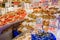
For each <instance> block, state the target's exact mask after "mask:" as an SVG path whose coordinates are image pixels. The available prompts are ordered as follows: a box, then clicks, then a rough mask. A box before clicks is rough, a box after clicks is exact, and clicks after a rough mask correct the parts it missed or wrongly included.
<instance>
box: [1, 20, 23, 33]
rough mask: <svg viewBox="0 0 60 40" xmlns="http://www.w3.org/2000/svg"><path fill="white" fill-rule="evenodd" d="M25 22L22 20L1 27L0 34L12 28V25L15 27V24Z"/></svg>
mask: <svg viewBox="0 0 60 40" xmlns="http://www.w3.org/2000/svg"><path fill="white" fill-rule="evenodd" d="M23 20H24V19H22V20H17V21H15V22H13V23H9V24H6V25H3V26H0V34H1V32H2V31H3V30H5V29H7V28H9V27H11V25H13V24H15V23H18V22H22V21H23Z"/></svg>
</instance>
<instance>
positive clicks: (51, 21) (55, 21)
mask: <svg viewBox="0 0 60 40" xmlns="http://www.w3.org/2000/svg"><path fill="white" fill-rule="evenodd" d="M57 25H58V20H55V19H52V20H50V24H49V26H50V27H57Z"/></svg>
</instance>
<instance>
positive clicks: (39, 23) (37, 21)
mask: <svg viewBox="0 0 60 40" xmlns="http://www.w3.org/2000/svg"><path fill="white" fill-rule="evenodd" d="M42 23H43V19H42V18H37V19H36V27H37V28H38V29H40V28H41V29H42Z"/></svg>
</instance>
